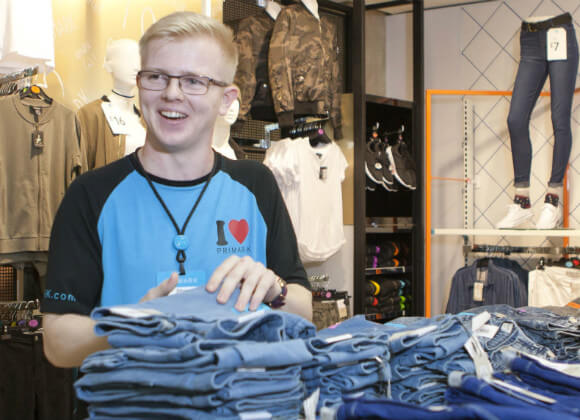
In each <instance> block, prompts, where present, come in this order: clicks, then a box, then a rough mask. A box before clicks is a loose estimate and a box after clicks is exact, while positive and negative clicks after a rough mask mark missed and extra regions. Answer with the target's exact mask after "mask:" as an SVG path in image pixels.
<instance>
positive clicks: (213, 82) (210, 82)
mask: <svg viewBox="0 0 580 420" xmlns="http://www.w3.org/2000/svg"><path fill="white" fill-rule="evenodd" d="M144 74H158V75H160V76H165V77H167V85H165V87H163V88H160V89H151V88H146V87H144V86H143V84H142V82H141V77H142V76H143V75H144ZM187 77H197V78H200V79H205V80H207V84H206V85H205V92H203V93H201V92H200V93H189V92H186V91H184V90H183V87H182V85H181V79H183V78H187ZM171 79H177V80H178V83H179V89H181V91H182V92H183V93H186V94H188V95H205V94H206V93H207V91H208V90H209V86H210V85H215V86H219V87H228V86H229V85H230V84H231V83H227V82H222V81H220V80H216V79H212V78H211V77H209V76H203V75H200V74H194V73H188V74H182V75H179V76H177V75H173V74H167V73H164V72H162V71H155V70H139V71H138V72H137V85H138V86H139V87H140V88H141V89H145V90H151V91H155V92H159V91H162V90H165V89H167V87H168V86H169V82H170V81H171Z"/></svg>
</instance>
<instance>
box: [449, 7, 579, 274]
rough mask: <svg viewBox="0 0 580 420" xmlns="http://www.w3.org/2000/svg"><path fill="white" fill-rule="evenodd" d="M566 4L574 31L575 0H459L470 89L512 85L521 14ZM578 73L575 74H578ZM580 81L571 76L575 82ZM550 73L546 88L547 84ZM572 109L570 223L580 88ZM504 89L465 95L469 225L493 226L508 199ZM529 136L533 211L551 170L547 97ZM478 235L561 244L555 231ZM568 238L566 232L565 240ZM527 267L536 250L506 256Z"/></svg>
mask: <svg viewBox="0 0 580 420" xmlns="http://www.w3.org/2000/svg"><path fill="white" fill-rule="evenodd" d="M565 12H569V13H570V14H571V15H572V17H573V19H574V26H575V28H576V32H577V33H578V28H579V26H578V24H579V21H580V20H579V18H580V2H578V1H566V0H526V1H513V0H510V1H503V2H497V4H495V6H494V7H486V8H478V7H471V8H467V7H466V8H462V14H463V16H462V18H463V22H462V31H461V36H462V39H461V57H462V65H463V67H464V68H463V69H462V70H464V71H463V72H462V73H463V74H467V75H469V78H470V80H467V83H466V86H467V89H470V90H512V89H513V85H514V81H515V75H516V72H517V68H518V65H519V54H520V47H519V34H520V25H521V22H522V20H525V19H526V18H527V17H529V16H555V15H559V14H562V13H565ZM578 80H579V78H578V76H577V81H578ZM579 85H580V84H579V83H578V82H577V84H576V86H579ZM549 89H550V86H549V79H548V81H547V82H546V85H545V86H544V90H549ZM574 96H575V97H574V103H573V109H572V136H573V139H574V140H573V145H572V153H571V156H570V161H569V171H568V179H567V182H568V186H569V193H570V194H569V209H570V227H573V228H576V227H578V226H579V225H580V147H579V146H578V140H579V139H580V94H576V95H574ZM510 99H511V98H510V97H509V96H490V97H477V98H470V100H471V101H472V103H473V113H474V116H473V118H474V119H473V132H474V146H473V168H474V182H475V184H474V193H473V197H474V199H473V217H474V227H475V228H484V229H485V228H493V227H494V226H495V224H496V223H497V222H498V221H499V220H500V219H501V218H502V217H503V215H505V213H506V212H507V206H508V205H509V204H511V203H512V200H513V195H514V188H513V164H512V160H511V159H512V158H511V146H510V138H509V133H508V130H507V115H508V112H509V106H510ZM530 138H531V142H532V151H533V157H532V172H531V185H530V187H531V197H530V198H531V203H532V209H533V211H534V214H535V216H536V218H537V217H538V216H539V214H540V212H541V208H542V205H543V200H544V196H545V193H546V190H547V182H548V179H549V177H550V170H551V163H552V150H553V145H554V134H553V128H552V124H551V112H550V98H549V97H540V98H538V101H537V103H536V106H535V107H534V111H533V113H532V118H531V122H530ZM477 241H478V242H480V243H484V242H485V243H489V244H496V245H512V246H521V245H529V246H561V245H562V240H561V239H560V238H546V237H538V238H517V237H504V238H498V237H490V238H477ZM572 241H574V239H571V242H572ZM510 257H511V258H515V259H517V260H520V261H519V262H520V263H521V264H523V265H525V266H527V267H528V268H533V266H534V265H535V261H536V260H537V257H538V255H526V254H524V255H517V254H514V255H512V256H510Z"/></svg>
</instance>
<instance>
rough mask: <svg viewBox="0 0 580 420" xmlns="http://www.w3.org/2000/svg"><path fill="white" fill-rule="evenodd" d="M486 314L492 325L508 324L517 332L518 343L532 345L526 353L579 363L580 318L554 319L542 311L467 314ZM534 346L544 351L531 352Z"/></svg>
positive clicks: (504, 308)
mask: <svg viewBox="0 0 580 420" xmlns="http://www.w3.org/2000/svg"><path fill="white" fill-rule="evenodd" d="M483 311H486V312H488V313H489V314H490V315H491V317H492V320H490V322H493V323H494V324H496V325H499V324H502V323H504V322H511V323H513V324H514V325H515V326H517V327H518V328H517V330H519V331H521V332H520V333H519V336H520V337H521V339H522V340H525V341H530V342H533V343H534V346H533V347H531V348H529V349H528V350H527V351H526V348H525V347H522V348H521V349H520V350H521V351H523V352H526V353H532V354H535V355H538V356H540V357H544V358H547V359H557V360H560V361H570V362H576V361H580V317H575V316H566V315H558V314H555V313H554V312H551V311H550V310H548V309H545V308H536V307H522V308H513V307H511V306H509V305H489V306H482V307H478V308H473V309H470V310H469V311H468V312H469V313H474V314H476V313H480V312H483ZM538 346H540V347H542V348H544V350H537V351H536V350H534V348H537V347H538Z"/></svg>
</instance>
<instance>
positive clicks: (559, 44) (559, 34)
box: [546, 28, 568, 61]
mask: <svg viewBox="0 0 580 420" xmlns="http://www.w3.org/2000/svg"><path fill="white" fill-rule="evenodd" d="M546 38H547V39H546V48H547V49H548V51H547V52H546V55H547V59H548V61H556V60H566V59H567V58H568V57H567V44H566V29H564V28H551V29H549V30H548V33H547V34H546Z"/></svg>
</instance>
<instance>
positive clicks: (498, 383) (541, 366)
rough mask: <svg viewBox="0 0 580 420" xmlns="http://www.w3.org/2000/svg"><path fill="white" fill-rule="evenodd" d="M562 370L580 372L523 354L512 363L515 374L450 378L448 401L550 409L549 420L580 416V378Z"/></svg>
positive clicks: (453, 376)
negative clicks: (481, 377)
mask: <svg viewBox="0 0 580 420" xmlns="http://www.w3.org/2000/svg"><path fill="white" fill-rule="evenodd" d="M559 365H560V366H561V367H562V369H575V370H576V373H578V372H579V371H580V365H579V364H576V365H575V366H572V365H570V364H563V363H557V362H547V361H545V360H542V359H540V358H535V357H529V356H526V355H522V356H520V357H515V358H513V359H512V360H511V361H510V369H511V371H512V372H509V373H505V372H496V373H494V374H493V377H491V378H487V379H480V378H477V377H475V376H472V375H468V374H464V373H459V372H457V373H455V372H454V373H452V374H450V375H449V384H450V385H451V387H450V388H449V389H448V391H447V394H446V399H447V401H448V402H449V403H452V404H463V403H471V404H476V403H481V402H483V403H486V404H487V403H491V404H497V405H499V406H502V407H506V406H510V407H518V408H520V409H521V410H523V411H524V412H529V411H534V410H542V409H546V410H550V411H551V412H552V413H551V414H548V415H547V418H548V417H549V418H564V417H570V416H573V417H575V418H578V417H580V398H579V397H580V377H578V376H574V375H570V374H567V373H563V372H561V371H559V370H558V369H559V367H560V366H559Z"/></svg>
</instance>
